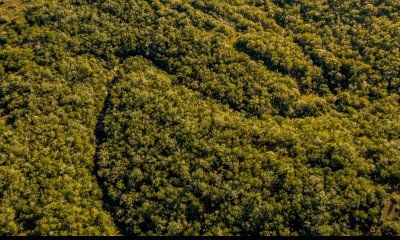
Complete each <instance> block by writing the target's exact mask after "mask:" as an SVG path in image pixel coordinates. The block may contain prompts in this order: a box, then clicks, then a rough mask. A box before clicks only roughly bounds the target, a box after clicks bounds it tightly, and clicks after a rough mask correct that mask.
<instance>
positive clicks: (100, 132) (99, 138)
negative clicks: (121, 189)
mask: <svg viewBox="0 0 400 240" xmlns="http://www.w3.org/2000/svg"><path fill="white" fill-rule="evenodd" d="M121 65H123V61H120V62H119V64H118V65H117V66H115V67H114V69H113V70H112V72H113V73H114V77H113V79H112V81H111V82H110V83H109V84H108V86H107V96H106V98H105V100H104V103H103V108H102V110H101V112H100V114H99V115H98V117H97V123H96V128H95V131H94V134H95V138H96V152H95V155H94V156H93V162H94V169H93V175H94V176H95V177H96V181H97V184H98V185H99V188H100V189H101V191H102V198H101V201H102V203H103V209H104V211H105V212H108V213H109V214H110V216H111V218H112V219H113V223H114V225H115V226H116V228H117V229H118V232H119V233H122V232H124V231H123V228H122V227H121V226H120V225H119V224H118V222H117V221H115V219H114V216H113V204H112V202H113V201H112V199H111V198H110V197H109V196H108V194H107V192H106V190H105V188H104V187H105V186H104V180H103V179H102V178H101V177H100V176H99V174H98V172H99V164H98V163H99V157H98V154H99V151H100V148H101V145H102V144H103V143H104V142H105V132H104V118H105V116H106V113H107V111H108V109H109V102H110V97H111V96H110V93H111V90H112V89H113V88H114V86H115V85H116V84H117V83H118V82H119V80H120V75H119V69H120V66H121Z"/></svg>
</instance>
